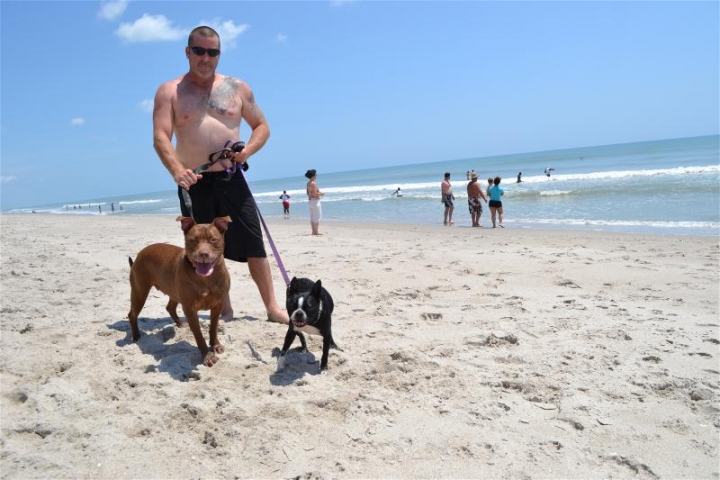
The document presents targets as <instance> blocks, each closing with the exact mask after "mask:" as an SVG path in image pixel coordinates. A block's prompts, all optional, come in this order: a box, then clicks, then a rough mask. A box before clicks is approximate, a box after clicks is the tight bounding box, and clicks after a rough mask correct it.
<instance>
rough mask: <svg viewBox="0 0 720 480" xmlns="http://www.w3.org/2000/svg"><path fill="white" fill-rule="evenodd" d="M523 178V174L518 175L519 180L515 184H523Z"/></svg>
mask: <svg viewBox="0 0 720 480" xmlns="http://www.w3.org/2000/svg"><path fill="white" fill-rule="evenodd" d="M521 177H522V172H520V173H518V179H517V182H515V183H522V178H521Z"/></svg>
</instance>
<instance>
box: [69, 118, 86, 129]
mask: <svg viewBox="0 0 720 480" xmlns="http://www.w3.org/2000/svg"><path fill="white" fill-rule="evenodd" d="M84 124H85V119H84V118H80V117H76V118H73V119H72V120H70V125H72V126H73V127H79V126H80V125H84Z"/></svg>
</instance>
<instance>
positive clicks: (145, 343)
mask: <svg viewBox="0 0 720 480" xmlns="http://www.w3.org/2000/svg"><path fill="white" fill-rule="evenodd" d="M138 320H139V321H140V331H141V336H140V340H138V341H137V342H133V341H132V335H131V333H130V323H129V322H128V321H127V319H122V320H118V321H117V322H115V323H112V324H108V328H109V329H111V330H115V331H118V332H125V333H126V335H125V337H124V338H122V339H119V340H118V341H117V342H115V343H116V345H117V346H118V347H130V348H133V347H135V348H139V349H140V351H141V352H142V353H144V354H146V355H152V356H153V358H154V359H155V360H157V362H158V363H157V364H152V365H148V366H147V368H146V369H145V372H146V373H149V372H162V373H167V374H168V375H170V376H171V377H172V378H174V379H175V380H179V381H182V382H187V381H189V380H190V379H198V378H199V372H198V366H199V365H201V364H202V356H201V355H200V351H199V350H198V348H197V345H196V344H195V343H194V342H193V343H189V342H187V341H185V340H181V341H179V342H170V343H168V341H169V340H172V339H173V338H175V335H176V328H177V327H176V326H175V322H173V320H172V318H170V317H165V318H142V317H141V318H139V319H138ZM201 321H202V317H201Z"/></svg>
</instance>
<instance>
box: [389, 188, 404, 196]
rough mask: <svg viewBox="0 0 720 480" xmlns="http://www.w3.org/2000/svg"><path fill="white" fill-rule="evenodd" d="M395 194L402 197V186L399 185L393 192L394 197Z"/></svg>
mask: <svg viewBox="0 0 720 480" xmlns="http://www.w3.org/2000/svg"><path fill="white" fill-rule="evenodd" d="M393 195H395V196H396V197H398V198H399V197H402V192H401V191H400V187H398V188H397V190H395V191H394V192H393V193H391V194H390V196H391V197H392V196H393Z"/></svg>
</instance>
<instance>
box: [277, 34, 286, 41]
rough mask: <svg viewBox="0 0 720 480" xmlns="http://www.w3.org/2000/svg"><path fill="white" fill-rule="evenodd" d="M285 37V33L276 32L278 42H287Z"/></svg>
mask: <svg viewBox="0 0 720 480" xmlns="http://www.w3.org/2000/svg"><path fill="white" fill-rule="evenodd" d="M287 38H288V37H287V35H285V34H284V33H278V34H277V42H278V43H285V42H287Z"/></svg>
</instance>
